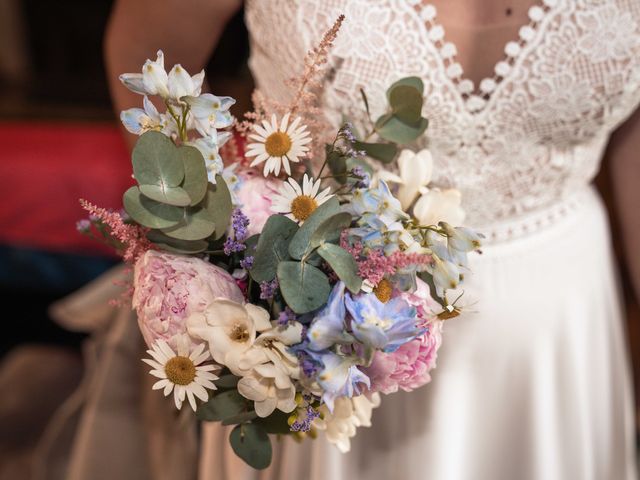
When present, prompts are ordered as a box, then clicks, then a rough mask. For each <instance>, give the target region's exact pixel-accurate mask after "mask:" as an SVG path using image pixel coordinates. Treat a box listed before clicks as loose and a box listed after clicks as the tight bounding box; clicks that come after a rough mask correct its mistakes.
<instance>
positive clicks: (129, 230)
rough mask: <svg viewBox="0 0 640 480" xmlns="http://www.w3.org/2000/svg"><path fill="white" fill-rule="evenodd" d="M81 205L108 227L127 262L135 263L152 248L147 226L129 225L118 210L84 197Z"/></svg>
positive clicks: (110, 234)
mask: <svg viewBox="0 0 640 480" xmlns="http://www.w3.org/2000/svg"><path fill="white" fill-rule="evenodd" d="M80 205H82V208H84V209H85V210H86V211H88V212H89V214H90V215H92V216H94V217H96V218H97V219H98V220H100V221H101V222H102V223H103V224H104V225H105V226H106V227H107V230H108V232H107V233H108V234H109V236H110V237H111V239H112V240H115V241H116V243H117V247H118V252H119V253H120V255H122V258H123V259H124V261H125V262H127V263H130V264H133V263H135V261H136V260H137V259H138V257H139V256H140V255H142V254H144V253H145V252H146V251H147V250H150V249H151V242H149V240H148V239H147V236H146V234H147V232H148V229H147V228H144V227H141V226H139V225H129V224H127V223H125V222H124V220H123V219H122V216H121V215H120V214H119V213H118V212H113V211H109V210H107V209H106V208H101V207H98V206H96V205H93V204H92V203H90V202H87V201H86V200H84V199H81V200H80Z"/></svg>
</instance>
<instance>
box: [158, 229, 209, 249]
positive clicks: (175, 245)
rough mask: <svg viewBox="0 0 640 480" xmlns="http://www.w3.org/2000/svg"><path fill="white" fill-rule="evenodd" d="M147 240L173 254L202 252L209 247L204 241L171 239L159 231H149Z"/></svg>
mask: <svg viewBox="0 0 640 480" xmlns="http://www.w3.org/2000/svg"><path fill="white" fill-rule="evenodd" d="M147 238H148V239H149V241H151V242H153V243H155V244H156V245H157V246H158V247H160V248H161V249H163V250H167V251H169V252H173V253H184V254H187V255H193V254H195V253H200V252H204V251H205V250H206V249H207V247H208V245H209V244H208V243H207V242H206V241H205V240H192V241H188V240H178V239H177V238H171V237H168V236H167V235H165V234H164V233H162V232H161V231H160V230H149V232H148V233H147Z"/></svg>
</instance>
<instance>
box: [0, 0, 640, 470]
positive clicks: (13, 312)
mask: <svg viewBox="0 0 640 480" xmlns="http://www.w3.org/2000/svg"><path fill="white" fill-rule="evenodd" d="M111 5H112V2H111V1H110V0H91V1H86V0H58V1H54V2H51V1H44V0H0V180H2V188H0V302H1V304H2V305H4V306H5V312H6V313H5V314H4V318H3V322H4V324H5V326H9V328H5V333H4V334H3V335H2V340H1V341H0V388H4V389H6V388H12V387H9V386H12V385H13V386H15V385H16V384H17V383H16V382H22V383H21V385H23V387H21V389H20V390H18V389H16V388H12V389H11V390H10V392H9V394H8V395H7V394H3V395H1V396H0V425H2V426H3V427H4V426H5V420H6V419H7V418H12V419H13V422H14V424H17V425H20V426H21V427H20V428H19V429H18V430H15V431H11V432H9V431H8V430H7V429H4V428H3V430H2V431H0V480H1V479H4V478H12V479H15V478H21V477H20V474H19V472H20V471H21V470H20V468H22V467H23V466H24V463H25V462H27V461H28V456H29V452H30V449H31V448H33V445H34V442H35V439H36V438H37V436H38V434H39V433H40V431H41V429H42V425H43V422H45V421H46V419H47V418H48V417H49V416H50V415H51V413H52V412H53V409H55V408H56V407H57V406H58V404H59V403H60V401H61V400H62V395H63V394H64V392H65V389H66V390H67V391H68V392H70V391H71V390H72V389H73V388H75V386H76V385H77V384H78V382H79V380H80V378H81V375H82V362H81V358H80V348H81V342H82V340H83V338H85V335H86V333H82V332H69V331H67V330H65V329H63V328H61V327H59V326H57V325H56V324H55V323H54V322H53V321H52V320H51V319H50V318H49V315H48V312H47V309H48V306H49V305H50V304H51V303H52V302H54V301H55V300H57V299H59V298H62V297H64V296H66V295H67V294H69V293H71V292H73V291H74V290H76V289H78V288H80V287H81V286H83V285H85V284H86V283H87V282H89V281H91V280H92V279H93V278H95V277H96V276H98V275H100V274H101V273H102V272H104V271H105V270H107V269H108V268H110V267H111V266H113V265H115V264H116V263H117V259H116V258H114V257H113V256H111V254H110V253H109V251H108V250H106V249H102V248H100V247H99V246H98V245H97V244H95V243H94V242H92V241H89V240H88V239H84V238H82V236H81V235H80V234H79V233H77V232H76V230H75V222H76V221H77V220H79V219H81V218H83V217H84V216H85V215H84V213H83V212H82V210H81V209H80V207H79V205H78V203H77V199H78V198H80V197H84V198H87V199H88V200H91V201H93V202H94V203H97V204H100V205H102V206H106V207H111V208H114V209H118V208H120V206H121V205H120V196H121V194H122V192H123V191H124V189H125V188H126V186H127V185H128V182H130V174H131V166H130V162H129V157H128V151H127V147H126V146H125V143H124V140H123V138H122V135H121V130H120V126H119V123H118V122H117V118H116V115H115V114H114V112H113V109H112V107H111V104H110V99H109V92H108V88H107V82H106V78H105V71H104V67H103V58H102V56H103V53H102V37H103V32H104V29H105V26H106V23H107V20H108V16H109V12H110V9H111ZM248 50H249V47H248V40H247V32H246V29H245V27H244V23H243V12H240V13H239V14H237V15H236V16H235V17H234V19H233V20H232V21H231V22H230V24H229V25H228V27H227V29H226V32H225V33H224V35H223V37H222V39H221V41H220V43H219V47H218V49H217V50H216V52H215V54H214V55H213V57H212V58H211V61H210V63H209V65H208V66H207V79H208V81H209V84H210V86H211V90H212V92H214V93H219V94H223V95H230V96H232V97H234V98H236V99H237V101H238V103H237V104H236V105H235V106H234V110H233V113H234V114H236V115H240V114H242V113H243V112H244V111H247V110H248V109H249V98H250V93H251V91H252V89H253V83H252V79H251V75H250V73H249V70H248V68H247V57H248ZM149 56H150V57H151V58H155V52H149ZM190 73H192V74H193V73H196V72H190ZM133 106H139V105H132V107H133ZM606 165H607V162H606V161H605V168H604V169H603V171H602V172H601V174H600V175H599V177H598V179H597V183H598V186H599V188H600V190H601V192H602V194H603V196H604V198H605V200H606V201H607V203H608V205H609V206H611V205H612V202H611V191H612V186H611V182H610V179H609V175H608V171H607V169H606ZM610 211H611V215H612V222H613V223H614V227H615V224H616V221H617V220H616V219H617V217H616V212H615V211H613V210H612V209H610ZM615 231H616V230H615V228H614V232H615ZM615 240H616V241H617V238H616V239H615ZM616 245H617V247H619V245H618V244H616ZM618 251H620V249H619V248H618ZM622 276H623V284H624V292H625V298H626V303H627V307H628V312H629V322H628V327H629V337H630V339H631V344H632V355H633V359H634V364H635V367H636V369H635V370H636V385H638V383H639V382H638V381H637V379H638V374H637V372H638V366H639V365H640V357H639V355H640V328H639V322H638V320H640V318H639V314H638V307H637V303H636V302H634V301H633V300H632V296H631V293H630V292H631V290H630V288H629V282H628V281H627V279H626V278H627V277H626V272H625V271H624V268H623V269H622ZM25 379H26V380H25ZM60 379H62V380H60ZM54 380H55V381H56V382H58V385H57V387H58V388H56V389H51V391H54V390H55V391H56V392H59V396H58V397H56V396H55V395H48V396H47V395H42V392H47V391H48V390H49V389H48V383H47V382H52V381H54ZM61 381H62V383H63V384H64V385H63V387H64V388H60V382H61ZM33 397H40V398H41V400H40V403H37V402H36V404H35V405H34V402H33ZM23 399H30V400H31V402H24V404H25V405H26V404H29V405H31V407H30V409H27V410H25V409H24V408H22V404H23ZM9 458H10V459H11V461H10V462H9V461H8V459H9Z"/></svg>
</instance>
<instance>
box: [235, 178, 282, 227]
mask: <svg viewBox="0 0 640 480" xmlns="http://www.w3.org/2000/svg"><path fill="white" fill-rule="evenodd" d="M242 176H243V182H242V184H241V185H240V189H239V190H238V193H237V196H238V200H239V201H240V208H241V209H242V213H244V214H245V215H246V216H247V217H249V222H250V223H249V228H248V231H249V235H255V234H256V233H260V232H261V231H262V228H263V227H264V224H265V223H266V221H267V218H269V217H270V216H271V215H273V212H272V211H271V199H272V198H273V196H274V195H275V194H276V193H277V192H278V183H276V182H275V181H274V180H272V179H268V178H264V177H263V176H262V175H257V174H255V173H254V172H252V171H250V172H248V173H246V174H244V175H242Z"/></svg>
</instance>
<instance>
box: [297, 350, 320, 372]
mask: <svg viewBox="0 0 640 480" xmlns="http://www.w3.org/2000/svg"><path fill="white" fill-rule="evenodd" d="M296 353H297V356H298V361H299V362H300V370H301V371H302V374H303V375H304V376H305V377H307V378H315V376H316V375H317V374H318V372H319V371H320V370H321V369H322V363H320V362H319V361H318V360H316V358H314V356H313V355H311V354H310V353H309V352H308V351H306V350H305V349H303V348H299V349H296Z"/></svg>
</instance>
